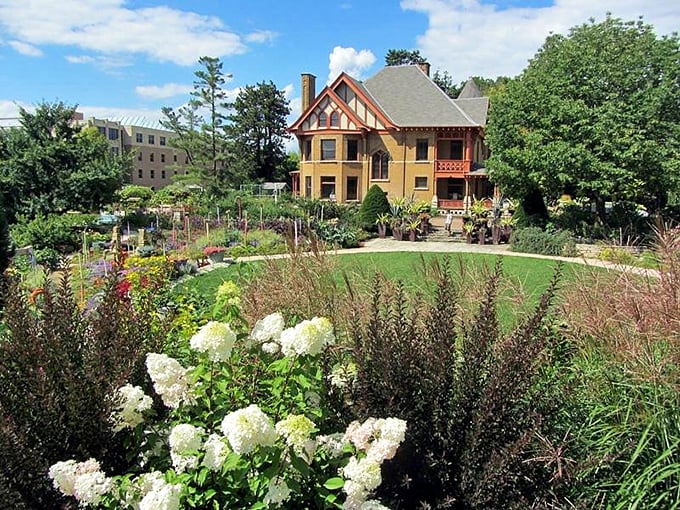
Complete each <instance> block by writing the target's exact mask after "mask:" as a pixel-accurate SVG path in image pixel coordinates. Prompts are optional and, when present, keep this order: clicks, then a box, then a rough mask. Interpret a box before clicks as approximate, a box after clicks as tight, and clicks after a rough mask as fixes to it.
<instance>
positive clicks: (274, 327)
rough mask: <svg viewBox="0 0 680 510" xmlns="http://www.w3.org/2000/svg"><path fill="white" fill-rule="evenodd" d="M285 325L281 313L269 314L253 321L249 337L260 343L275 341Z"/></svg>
mask: <svg viewBox="0 0 680 510" xmlns="http://www.w3.org/2000/svg"><path fill="white" fill-rule="evenodd" d="M285 326H286V323H285V321H284V320H283V315H281V314H280V313H272V314H269V315H267V316H266V317H265V318H263V319H260V320H259V321H257V322H256V323H255V326H253V331H252V332H251V333H250V338H252V339H253V340H255V341H256V342H257V343H260V344H264V343H268V342H271V343H276V341H277V340H278V339H279V337H280V336H281V332H282V331H283V328H284V327H285Z"/></svg>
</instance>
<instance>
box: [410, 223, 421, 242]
mask: <svg viewBox="0 0 680 510" xmlns="http://www.w3.org/2000/svg"><path fill="white" fill-rule="evenodd" d="M407 228H408V240H409V241H412V242H413V241H415V240H416V237H417V235H418V232H419V231H420V219H419V218H416V219H415V220H412V221H411V222H409V223H408V225H407Z"/></svg>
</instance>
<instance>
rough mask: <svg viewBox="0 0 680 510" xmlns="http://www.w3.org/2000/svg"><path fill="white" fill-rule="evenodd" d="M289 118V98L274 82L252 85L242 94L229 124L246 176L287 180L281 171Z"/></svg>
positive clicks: (237, 156)
mask: <svg viewBox="0 0 680 510" xmlns="http://www.w3.org/2000/svg"><path fill="white" fill-rule="evenodd" d="M289 114H290V108H289V107H288V100H287V99H286V96H285V94H284V93H283V91H282V90H278V89H277V88H276V85H274V83H272V82H271V81H270V82H269V83H265V82H262V83H258V84H257V85H255V86H252V85H248V86H247V87H245V88H243V89H242V90H241V91H240V92H239V94H238V96H237V97H236V100H235V101H234V113H233V114H232V115H230V116H229V120H230V122H231V127H230V132H231V135H232V138H233V141H234V142H235V145H234V150H235V156H236V158H235V159H236V162H237V164H239V165H241V167H242V169H241V173H242V174H245V175H247V176H249V177H251V178H253V177H254V178H256V179H260V180H264V181H273V180H274V179H275V178H277V179H279V178H283V179H285V178H286V177H287V175H283V176H282V175H280V172H279V171H278V170H279V169H280V168H281V166H282V164H283V163H284V161H285V160H286V154H285V152H284V148H283V141H284V139H286V138H288V133H287V131H286V128H287V127H288V126H287V118H288V115H289Z"/></svg>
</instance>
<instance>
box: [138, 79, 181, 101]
mask: <svg viewBox="0 0 680 510" xmlns="http://www.w3.org/2000/svg"><path fill="white" fill-rule="evenodd" d="M193 89H194V87H193V85H185V84H182V83H166V84H165V85H161V86H158V85H140V86H138V87H135V92H136V93H137V95H138V96H141V97H144V98H149V99H165V98H168V97H175V96H179V95H185V94H188V93H189V92H191V91H192V90H193Z"/></svg>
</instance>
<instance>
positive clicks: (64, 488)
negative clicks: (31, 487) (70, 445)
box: [49, 459, 113, 505]
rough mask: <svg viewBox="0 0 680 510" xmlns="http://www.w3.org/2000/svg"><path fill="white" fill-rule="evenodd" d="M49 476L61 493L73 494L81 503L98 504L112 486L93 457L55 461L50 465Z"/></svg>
mask: <svg viewBox="0 0 680 510" xmlns="http://www.w3.org/2000/svg"><path fill="white" fill-rule="evenodd" d="M49 477H50V478H51V479H52V481H53V484H54V487H55V488H56V489H59V490H60V491H61V492H62V494H64V495H66V496H74V497H75V498H76V499H77V500H78V501H80V502H81V503H83V504H93V505H96V504H98V503H99V502H100V501H101V497H102V496H103V495H104V494H106V493H107V492H109V491H110V490H111V488H112V487H113V482H112V481H111V479H110V478H107V477H106V475H105V474H104V473H103V472H102V471H101V468H100V466H99V462H97V461H96V460H95V459H88V460H86V461H84V462H76V461H75V460H67V461H63V462H57V463H56V464H54V465H52V466H51V467H50V469H49Z"/></svg>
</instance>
